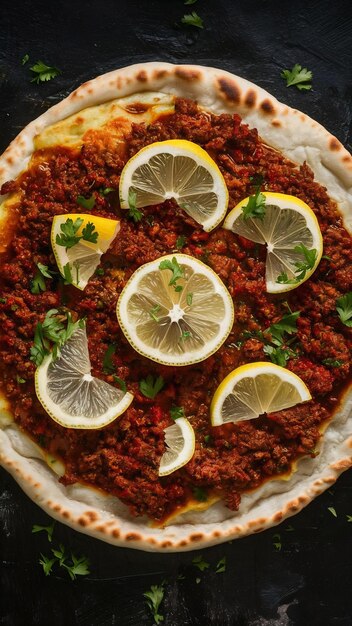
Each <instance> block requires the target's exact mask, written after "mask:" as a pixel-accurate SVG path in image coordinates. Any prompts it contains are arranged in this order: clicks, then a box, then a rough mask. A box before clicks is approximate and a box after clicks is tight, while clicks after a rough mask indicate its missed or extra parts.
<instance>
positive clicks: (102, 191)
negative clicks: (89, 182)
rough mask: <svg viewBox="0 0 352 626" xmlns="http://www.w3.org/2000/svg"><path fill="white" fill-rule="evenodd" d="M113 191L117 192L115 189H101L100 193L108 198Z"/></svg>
mask: <svg viewBox="0 0 352 626" xmlns="http://www.w3.org/2000/svg"><path fill="white" fill-rule="evenodd" d="M112 191H116V189H114V187H100V189H99V193H100V195H101V196H108V195H109V193H111V192H112Z"/></svg>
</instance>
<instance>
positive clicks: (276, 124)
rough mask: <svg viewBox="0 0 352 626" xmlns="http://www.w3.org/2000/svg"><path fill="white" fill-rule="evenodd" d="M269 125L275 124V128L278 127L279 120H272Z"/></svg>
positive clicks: (279, 124)
mask: <svg viewBox="0 0 352 626" xmlns="http://www.w3.org/2000/svg"><path fill="white" fill-rule="evenodd" d="M271 125H272V126H275V127H276V128H280V126H281V122H280V121H279V120H273V121H272V122H271Z"/></svg>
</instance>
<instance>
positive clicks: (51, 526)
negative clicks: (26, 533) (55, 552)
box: [32, 521, 55, 542]
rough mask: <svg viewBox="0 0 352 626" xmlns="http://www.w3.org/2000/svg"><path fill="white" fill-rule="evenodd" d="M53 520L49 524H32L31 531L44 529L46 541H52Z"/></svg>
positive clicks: (35, 531) (37, 531)
mask: <svg viewBox="0 0 352 626" xmlns="http://www.w3.org/2000/svg"><path fill="white" fill-rule="evenodd" d="M54 526H55V521H53V522H52V523H51V524H50V526H39V525H38V524H34V526H33V527H32V533H39V532H41V531H42V530H44V531H45V532H46V533H47V535H48V541H50V542H51V541H52V539H53V532H54Z"/></svg>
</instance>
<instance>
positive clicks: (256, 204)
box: [242, 187, 266, 220]
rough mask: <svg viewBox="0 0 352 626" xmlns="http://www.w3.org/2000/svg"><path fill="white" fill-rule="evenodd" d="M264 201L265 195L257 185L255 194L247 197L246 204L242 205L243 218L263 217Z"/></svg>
mask: <svg viewBox="0 0 352 626" xmlns="http://www.w3.org/2000/svg"><path fill="white" fill-rule="evenodd" d="M265 202H266V197H265V196H264V194H263V193H261V191H260V188H259V187H258V188H257V191H256V192H255V194H254V195H253V196H250V197H249V198H248V204H246V205H245V206H243V207H242V212H243V219H244V220H247V219H249V218H250V217H251V218H259V219H260V220H262V219H264V216H265Z"/></svg>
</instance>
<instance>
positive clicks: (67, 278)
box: [63, 262, 78, 285]
mask: <svg viewBox="0 0 352 626" xmlns="http://www.w3.org/2000/svg"><path fill="white" fill-rule="evenodd" d="M63 270H64V278H65V285H72V283H73V276H72V272H71V265H70V263H69V262H67V263H66V265H64V267H63ZM77 271H78V268H77ZM77 282H78V281H77Z"/></svg>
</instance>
